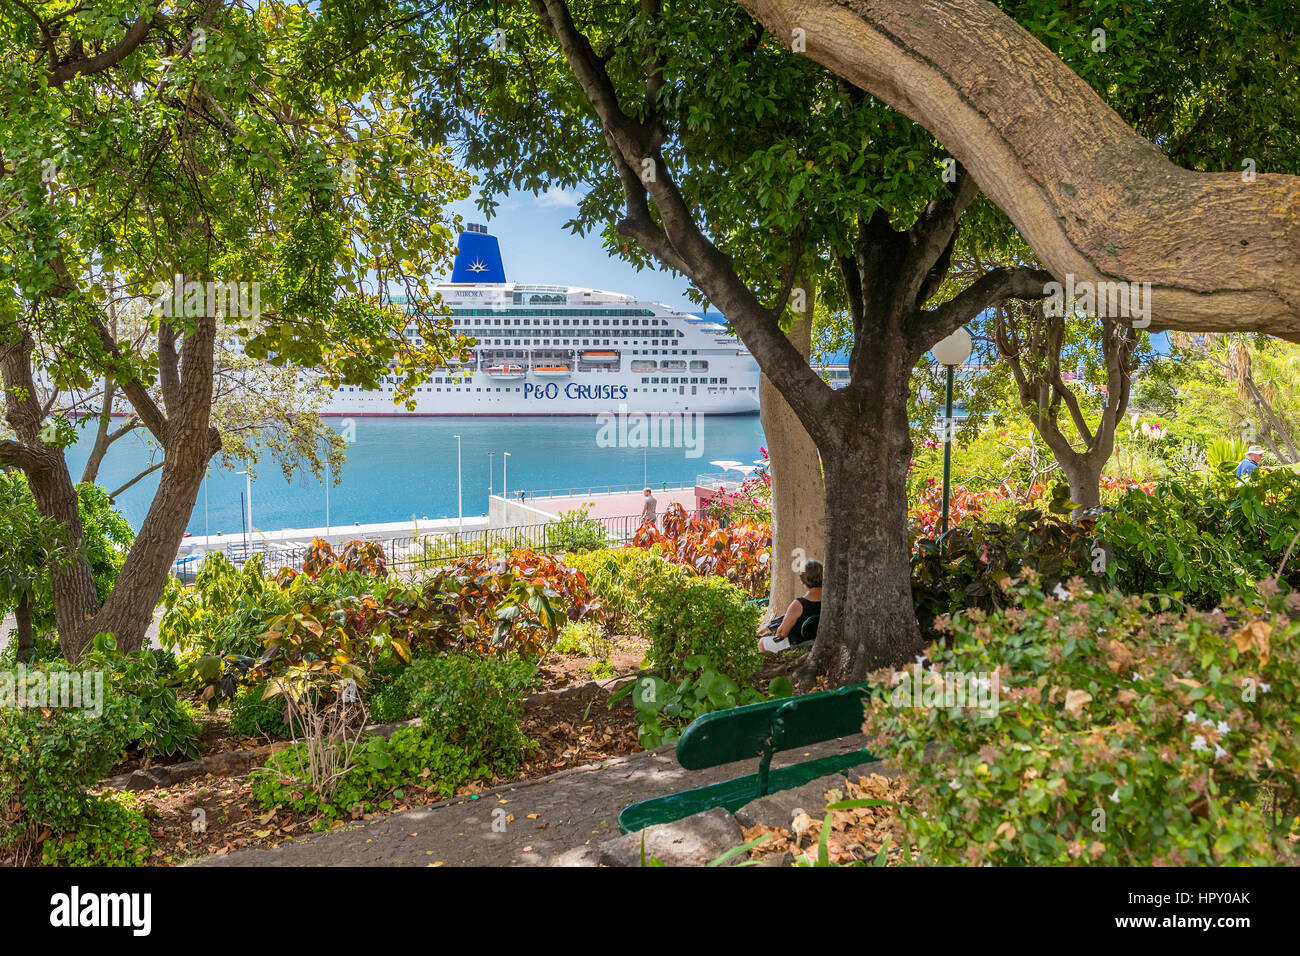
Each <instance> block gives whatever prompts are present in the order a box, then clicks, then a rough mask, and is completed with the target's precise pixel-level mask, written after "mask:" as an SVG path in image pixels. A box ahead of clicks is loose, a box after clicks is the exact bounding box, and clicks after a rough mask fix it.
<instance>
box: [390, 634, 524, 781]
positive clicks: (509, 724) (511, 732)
mask: <svg viewBox="0 0 1300 956" xmlns="http://www.w3.org/2000/svg"><path fill="white" fill-rule="evenodd" d="M397 683H398V684H400V685H402V687H403V689H404V690H406V689H409V696H410V701H411V710H412V712H413V713H414V714H415V716H417V717H419V718H421V720H422V721H423V723H424V729H425V732H426V733H429V734H431V735H433V736H436V737H438V738H440V739H443V740H446V741H448V742H449V743H452V744H455V745H456V746H458V747H460V748H461V749H462V750H463V751H464V753H465V755H466V756H467V757H468V759H469V763H470V766H471V768H472V770H473V776H475V777H478V776H491V775H493V774H503V775H504V774H510V773H514V772H515V771H517V770H518V769H519V765H520V761H521V760H522V758H523V755H524V752H525V751H526V750H527V749H529V747H530V745H531V744H532V742H531V741H530V740H529V739H528V738H527V737H526V736H524V732H523V730H521V729H520V727H519V718H520V717H521V716H522V715H523V711H524V705H523V698H524V696H525V695H526V694H528V692H529V691H531V690H532V689H533V688H534V687H536V686H537V665H536V664H534V663H533V662H532V661H530V660H528V659H527V658H524V657H519V656H512V657H492V656H484V655H479V654H473V653H452V654H440V655H437V656H430V657H418V658H416V659H415V660H414V661H413V662H412V663H411V666H410V667H409V668H408V669H407V671H406V673H404V674H403V675H402V676H401V677H399V678H398V679H397Z"/></svg>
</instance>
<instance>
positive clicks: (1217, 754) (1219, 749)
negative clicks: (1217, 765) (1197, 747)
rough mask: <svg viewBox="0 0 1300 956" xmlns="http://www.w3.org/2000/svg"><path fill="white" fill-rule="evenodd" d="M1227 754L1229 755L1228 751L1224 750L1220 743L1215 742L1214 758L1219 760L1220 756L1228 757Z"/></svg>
mask: <svg viewBox="0 0 1300 956" xmlns="http://www.w3.org/2000/svg"><path fill="white" fill-rule="evenodd" d="M1226 756H1228V751H1226V750H1224V749H1223V748H1222V747H1220V746H1219V745H1218V744H1215V745H1214V759H1215V760H1218V759H1219V758H1220V757H1226Z"/></svg>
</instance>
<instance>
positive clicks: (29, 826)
mask: <svg viewBox="0 0 1300 956" xmlns="http://www.w3.org/2000/svg"><path fill="white" fill-rule="evenodd" d="M69 673H70V670H69V668H68V665H67V664H51V665H49V666H47V667H45V668H43V669H42V670H40V671H27V672H26V675H25V676H24V678H23V683H25V684H26V685H27V688H28V689H29V690H31V689H32V688H33V686H34V684H35V682H36V680H37V675H38V674H39V675H40V676H39V680H40V681H42V682H46V683H48V680H49V679H50V678H51V676H53V677H54V678H55V679H56V680H59V679H62V678H60V677H59V676H58V675H61V674H69ZM8 689H9V684H8V681H7V680H6V684H5V691H6V692H7V691H8ZM15 690H16V688H15ZM83 700H84V699H83ZM13 703H14V702H13V701H7V702H3V706H0V856H4V855H8V854H10V853H18V854H20V855H21V854H23V853H24V852H25V849H30V847H31V846H33V845H34V842H35V840H36V838H37V837H38V835H39V834H41V833H42V831H43V830H45V829H46V828H48V829H50V830H51V831H53V832H54V833H56V834H58V833H64V832H67V831H70V830H74V829H76V828H77V826H78V821H79V819H80V818H81V815H82V814H83V813H84V811H85V810H86V807H87V803H88V801H87V797H86V794H85V788H86V787H89V786H93V785H95V784H97V783H98V782H99V781H100V780H101V779H102V778H103V777H104V776H105V775H107V773H108V772H109V771H110V770H112V769H113V767H115V766H116V765H117V764H118V763H119V762H120V761H121V760H122V757H123V755H124V754H125V752H126V747H127V744H128V743H130V742H131V741H132V740H134V739H136V738H137V737H138V736H139V734H140V723H139V719H138V717H137V715H136V711H135V709H134V708H133V707H132V706H131V702H130V701H129V700H126V699H124V697H123V696H122V694H121V693H120V692H119V691H118V689H117V688H116V687H114V686H113V685H112V683H111V682H108V681H105V682H104V685H103V693H102V695H101V696H100V698H99V700H98V704H99V706H98V707H97V708H95V709H87V708H84V707H83V708H71V707H31V706H28V707H16V706H13V705H12V704H13ZM96 710H97V711H98V713H96ZM15 807H16V809H15Z"/></svg>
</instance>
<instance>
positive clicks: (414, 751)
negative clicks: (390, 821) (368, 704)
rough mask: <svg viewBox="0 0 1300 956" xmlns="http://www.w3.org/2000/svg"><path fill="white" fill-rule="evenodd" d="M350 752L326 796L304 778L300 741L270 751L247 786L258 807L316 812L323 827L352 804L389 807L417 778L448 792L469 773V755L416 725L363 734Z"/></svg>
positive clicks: (349, 812)
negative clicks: (348, 761) (347, 765)
mask: <svg viewBox="0 0 1300 956" xmlns="http://www.w3.org/2000/svg"><path fill="white" fill-rule="evenodd" d="M353 758H354V760H355V765H354V766H353V767H352V768H351V769H350V770H348V772H347V773H345V774H344V775H343V776H342V778H341V779H340V780H339V781H338V786H337V788H336V790H335V791H334V794H333V796H332V797H331V798H329V799H324V798H322V797H321V796H320V795H319V794H317V793H316V792H315V791H314V790H312V789H311V788H310V787H307V786H305V785H304V784H303V781H304V780H306V779H308V772H307V753H306V748H305V746H304V745H303V744H294V745H292V746H290V747H287V748H285V749H284V750H281V751H279V752H278V753H275V754H273V755H272V756H271V759H270V760H268V761H267V765H266V766H265V767H262V768H259V769H257V770H254V771H253V772H252V773H251V774H250V775H249V786H250V787H251V789H252V793H253V798H254V799H255V800H257V801H258V802H259V803H261V805H262V806H263V807H265V808H267V809H270V808H272V807H284V808H286V809H288V810H292V811H294V812H295V813H307V814H316V815H318V816H319V819H318V820H317V822H316V825H317V827H318V828H320V829H324V828H326V827H328V826H329V824H330V823H331V822H332V821H334V820H337V819H340V818H343V819H349V818H351V816H352V814H353V810H354V808H355V809H357V810H358V811H359V812H362V813H370V812H376V811H382V810H389V809H391V808H392V807H393V803H394V799H397V798H400V797H401V795H402V788H403V787H407V786H411V785H413V784H420V785H421V786H424V787H429V788H432V789H433V790H434V791H435V792H436V793H438V794H440V795H441V796H442V797H450V796H451V795H452V794H453V793H455V791H456V787H457V786H459V785H460V784H462V783H464V782H466V781H468V780H470V779H472V777H473V773H472V767H471V760H470V757H469V756H468V755H466V754H465V753H464V752H463V751H462V750H461V749H460V748H459V747H457V746H456V745H455V744H453V743H451V742H450V741H448V740H446V739H445V738H442V737H438V736H434V735H430V734H427V733H424V732H423V731H422V730H421V729H419V728H402V729H400V730H398V731H396V732H394V734H393V735H392V736H391V737H389V738H387V739H385V738H383V737H375V736H371V737H367V738H366V739H365V740H362V741H361V742H360V743H358V744H357V747H356V749H355V751H354V752H353Z"/></svg>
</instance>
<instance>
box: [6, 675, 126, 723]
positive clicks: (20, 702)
mask: <svg viewBox="0 0 1300 956" xmlns="http://www.w3.org/2000/svg"><path fill="white" fill-rule="evenodd" d="M27 707H31V708H41V709H44V708H51V709H57V708H67V709H69V710H82V711H85V713H86V714H87V715H88V716H91V717H98V716H100V715H101V714H102V713H103V712H104V672H103V671H98V670H95V671H66V670H53V671H46V670H38V669H32V670H28V668H27V667H26V665H24V664H19V665H18V666H17V667H15V668H14V669H13V670H6V671H0V708H27Z"/></svg>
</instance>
